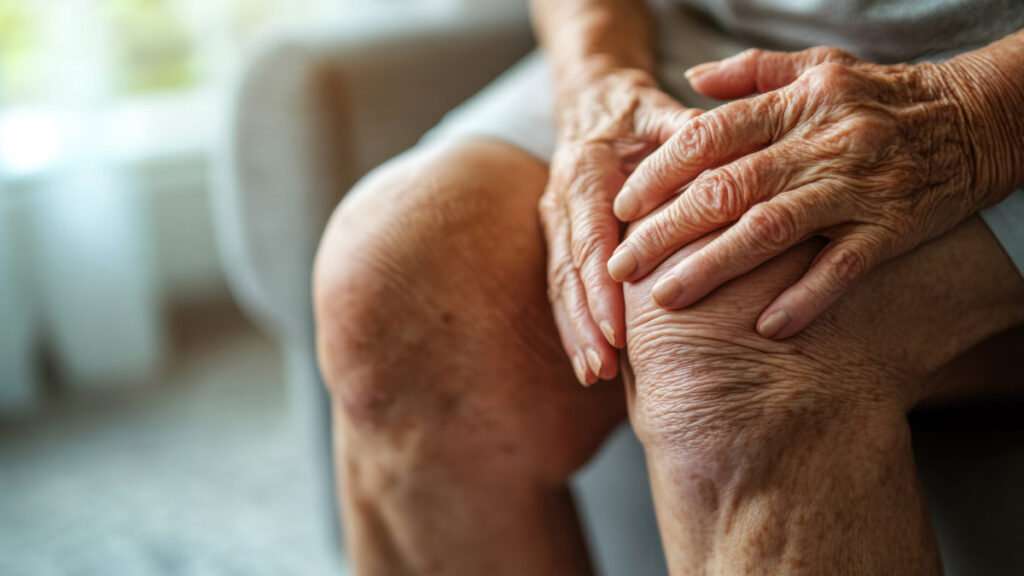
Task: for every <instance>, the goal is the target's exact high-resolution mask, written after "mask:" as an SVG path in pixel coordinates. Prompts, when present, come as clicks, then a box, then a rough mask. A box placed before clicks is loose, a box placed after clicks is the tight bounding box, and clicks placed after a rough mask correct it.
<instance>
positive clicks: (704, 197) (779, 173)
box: [608, 144, 805, 282]
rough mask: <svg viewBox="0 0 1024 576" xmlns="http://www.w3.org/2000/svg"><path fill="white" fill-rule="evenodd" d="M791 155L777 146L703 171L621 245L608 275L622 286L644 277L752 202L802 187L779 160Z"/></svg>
mask: <svg viewBox="0 0 1024 576" xmlns="http://www.w3.org/2000/svg"><path fill="white" fill-rule="evenodd" d="M790 157H792V155H791V154H789V153H788V152H787V149H786V148H785V147H784V146H783V145H781V144H780V145H776V146H771V147H768V148H765V149H764V150H761V151H759V152H755V153H753V154H748V155H747V156H743V157H742V158H739V159H738V160H735V161H733V162H731V163H729V164H726V165H725V166H722V167H719V168H716V169H714V170H709V171H707V172H704V173H703V174H701V175H700V176H698V177H697V179H696V180H694V181H693V184H691V185H690V186H689V187H688V188H687V189H686V190H684V191H683V193H682V194H680V195H679V197H678V198H676V200H675V201H673V202H672V203H671V204H669V205H668V206H667V207H665V208H664V209H662V210H661V211H660V212H658V213H656V214H654V215H653V216H651V217H650V218H649V219H648V220H647V221H645V222H644V223H642V224H641V225H640V226H639V227H638V228H637V229H636V230H635V231H634V232H633V233H632V234H630V236H629V237H628V238H626V240H625V241H623V242H622V244H621V245H620V246H619V247H618V248H617V249H616V250H615V252H614V254H613V255H612V258H611V260H610V261H609V262H608V272H609V274H610V275H611V277H612V278H613V279H615V280H618V281H620V282H633V281H636V280H638V279H640V278H643V277H644V276H646V275H647V274H649V273H650V272H651V270H653V269H654V268H655V267H657V266H658V265H659V264H661V263H662V262H663V261H664V260H665V259H666V258H668V257H669V256H671V255H672V254H674V253H675V252H676V251H677V250H678V249H679V248H681V247H682V246H685V245H686V244H689V243H690V242H692V241H694V240H696V239H697V238H699V237H701V236H703V235H705V234H707V233H708V232H711V231H712V230H717V229H718V228H721V227H722V226H724V225H726V224H729V223H731V222H735V221H736V220H737V219H739V218H740V217H741V216H742V215H743V214H744V213H745V212H746V211H747V209H748V208H750V207H751V206H753V205H754V204H757V203H758V202H760V201H762V200H764V199H767V198H771V197H773V196H775V195H776V194H779V193H781V192H782V191H784V190H786V189H793V188H798V187H800V186H802V185H803V184H804V183H805V182H803V181H801V180H799V179H798V178H799V176H798V172H799V169H798V167H797V163H796V162H793V161H779V158H790Z"/></svg>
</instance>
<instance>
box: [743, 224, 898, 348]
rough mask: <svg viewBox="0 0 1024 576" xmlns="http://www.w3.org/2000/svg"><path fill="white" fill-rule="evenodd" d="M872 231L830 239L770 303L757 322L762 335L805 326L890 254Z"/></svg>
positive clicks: (789, 333) (772, 335)
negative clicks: (813, 259)
mask: <svg viewBox="0 0 1024 576" xmlns="http://www.w3.org/2000/svg"><path fill="white" fill-rule="evenodd" d="M873 236H874V234H868V233H862V234H859V235H857V236H850V237H846V238H842V239H836V240H833V241H832V242H830V243H829V244H828V246H826V247H825V248H824V249H823V250H822V252H821V254H819V256H818V258H817V260H816V261H815V263H814V264H813V265H811V268H810V270H808V271H807V273H806V274H804V276H803V278H801V279H800V280H799V281H798V282H797V283H796V284H794V285H793V286H791V287H789V288H788V289H787V290H786V291H785V292H783V293H782V294H780V295H779V297H778V298H776V299H775V301H774V302H772V303H771V304H770V305H769V306H768V307H767V308H766V309H765V311H764V312H763V313H762V314H761V317H760V318H759V319H758V321H757V331H758V333H759V334H761V336H764V337H765V338H774V339H776V340H782V339H784V338H789V337H790V336H793V335H794V334H796V333H797V332H800V331H801V330H803V329H804V328H806V327H807V325H808V324H810V323H811V322H812V321H813V320H814V319H815V318H817V317H818V315H820V314H821V313H822V312H824V311H825V310H826V309H827V308H828V307H829V306H831V305H832V303H833V302H835V301H836V300H837V299H839V297H840V296H841V295H842V294H843V293H844V292H845V291H846V290H847V289H848V288H849V287H850V286H851V285H852V284H853V283H854V282H856V281H857V280H858V279H860V278H861V277H863V276H864V275H865V274H867V273H868V272H869V271H871V270H873V269H874V268H875V267H876V266H877V265H878V264H879V263H881V262H884V261H885V260H887V259H888V258H889V257H891V256H892V254H893V252H894V251H893V250H891V249H889V248H888V247H887V246H886V244H885V243H884V242H880V241H878V240H873V239H872V237H873Z"/></svg>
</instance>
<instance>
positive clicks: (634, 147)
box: [540, 69, 697, 385]
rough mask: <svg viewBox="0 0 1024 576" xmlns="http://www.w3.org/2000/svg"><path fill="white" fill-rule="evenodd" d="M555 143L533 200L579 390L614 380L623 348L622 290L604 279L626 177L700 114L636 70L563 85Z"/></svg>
mask: <svg viewBox="0 0 1024 576" xmlns="http://www.w3.org/2000/svg"><path fill="white" fill-rule="evenodd" d="M563 82H564V84H565V85H564V86H563V89H562V90H560V93H561V94H562V95H563V96H561V97H560V98H559V102H558V105H557V109H558V115H559V144H558V147H557V150H556V152H555V155H554V158H553V159H552V162H551V172H550V180H549V182H548V187H547V190H546V191H545V193H544V196H543V198H542V199H541V203H540V214H541V220H542V221H543V224H544V232H545V236H546V239H547V243H548V294H549V298H550V300H551V304H552V308H553V310H554V316H555V322H556V324H557V325H558V331H559V333H560V334H561V338H562V344H563V346H564V347H565V350H566V352H567V353H568V355H569V357H570V358H571V359H572V362H573V368H574V369H575V371H576V377H577V378H578V379H579V380H580V382H581V383H582V384H584V385H589V384H593V383H594V382H596V381H597V380H598V379H609V378H613V377H614V376H615V374H616V372H617V370H618V353H617V352H616V351H615V348H616V347H618V348H621V347H622V346H623V345H624V344H625V320H624V313H623V301H622V286H621V285H619V284H618V283H616V282H615V281H614V280H612V279H611V277H610V276H609V275H608V272H607V263H608V258H609V257H610V256H611V254H612V251H613V250H614V249H615V246H616V245H617V244H618V242H619V236H620V224H619V222H618V221H617V220H616V219H615V216H614V214H613V213H612V204H613V201H614V198H615V195H616V193H617V192H618V191H619V189H620V188H621V187H622V184H623V182H625V180H626V177H627V176H628V174H629V172H630V171H632V170H633V169H635V168H636V166H637V164H638V163H639V162H640V161H641V160H642V159H643V158H644V157H646V156H647V155H648V154H650V153H651V152H652V151H653V150H654V149H656V148H657V147H658V146H660V145H661V144H663V143H664V142H665V141H666V140H667V139H668V138H669V137H670V136H671V135H672V134H674V133H675V132H677V131H678V130H679V129H680V128H681V127H682V125H683V124H684V123H685V122H686V121H687V120H689V119H690V118H691V117H692V116H694V115H695V114H697V112H696V111H694V110H689V109H686V108H685V107H683V106H682V105H681V104H679V103H678V102H676V101H675V100H673V99H672V98H671V97H669V96H668V95H666V94H665V93H663V92H661V91H660V90H659V89H658V88H657V87H656V85H655V82H654V80H653V79H652V78H651V77H650V76H649V75H648V74H646V73H644V72H641V71H638V70H626V69H617V70H609V71H603V70H602V71H591V72H589V73H587V74H586V75H585V76H584V77H580V78H577V79H572V80H564V81H563Z"/></svg>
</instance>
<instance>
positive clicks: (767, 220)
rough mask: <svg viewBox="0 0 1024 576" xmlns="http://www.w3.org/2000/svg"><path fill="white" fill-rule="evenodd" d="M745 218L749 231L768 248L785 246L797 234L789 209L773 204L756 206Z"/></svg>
mask: <svg viewBox="0 0 1024 576" xmlns="http://www.w3.org/2000/svg"><path fill="white" fill-rule="evenodd" d="M745 220H746V227H747V231H748V232H749V233H750V234H751V236H752V237H753V238H754V239H756V240H757V242H759V243H760V244H761V245H762V246H764V247H766V248H770V249H781V248H785V247H786V246H788V245H789V242H790V240H791V239H792V238H793V237H794V236H795V234H796V225H795V220H794V218H793V216H792V215H791V214H790V212H789V210H787V209H782V208H776V207H773V206H772V205H771V204H759V205H757V206H755V207H754V208H752V209H751V210H750V212H748V213H747V216H746V218H745Z"/></svg>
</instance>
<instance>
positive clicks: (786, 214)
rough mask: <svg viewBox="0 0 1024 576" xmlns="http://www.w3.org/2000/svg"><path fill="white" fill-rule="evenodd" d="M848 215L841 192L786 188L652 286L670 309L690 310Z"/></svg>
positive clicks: (822, 188) (661, 303)
mask: <svg viewBox="0 0 1024 576" xmlns="http://www.w3.org/2000/svg"><path fill="white" fill-rule="evenodd" d="M847 218H848V216H847V214H845V213H844V210H843V208H842V207H841V205H840V204H839V202H838V201H837V200H836V196H835V191H834V190H828V189H826V188H825V186H823V185H821V184H814V185H808V186H805V187H802V188H800V189H798V190H793V191H790V192H786V193H785V194H783V195H781V196H778V197H776V198H774V199H772V200H770V201H767V202H763V203H761V204H758V205H756V206H754V207H753V208H751V209H750V211H748V212H747V213H746V214H744V216H743V217H742V218H741V219H740V220H739V221H738V222H737V223H736V224H735V225H734V226H732V227H730V228H729V229H728V230H726V231H725V232H724V233H723V234H722V235H721V236H719V237H718V238H716V239H715V240H714V241H713V242H711V243H710V244H708V245H707V246H705V247H704V248H702V249H700V250H698V251H697V252H695V253H694V254H691V255H690V256H689V257H688V258H686V259H685V260H683V261H682V262H680V263H679V264H677V265H676V266H675V267H674V268H673V269H672V270H670V271H669V272H668V273H667V274H665V275H664V276H663V277H662V278H661V279H660V280H658V282H657V283H656V284H655V285H654V288H653V289H652V292H653V295H654V300H655V302H657V303H658V305H659V306H662V307H663V308H668V309H677V308H684V307H686V306H689V305H691V304H693V303H695V302H697V301H698V300H700V299H701V298H704V297H705V296H707V295H708V294H709V293H711V291H713V290H714V289H715V288H718V287H719V286H721V285H722V284H725V283H726V282H728V281H730V280H732V279H733V278H737V277H739V276H742V275H743V274H746V273H747V272H750V271H751V270H753V269H754V268H757V267H758V266H760V265H761V264H763V263H765V262H767V261H768V260H771V259H772V258H774V257H776V256H778V255H779V254H782V253H783V252H785V251H786V250H788V249H789V248H791V247H793V246H795V245H797V244H799V243H800V242H803V241H804V240H806V239H807V238H810V237H811V236H813V235H815V234H818V233H821V232H822V231H824V230H825V229H827V228H831V227H833V226H836V225H838V224H840V223H842V222H844V221H846V220H847Z"/></svg>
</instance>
